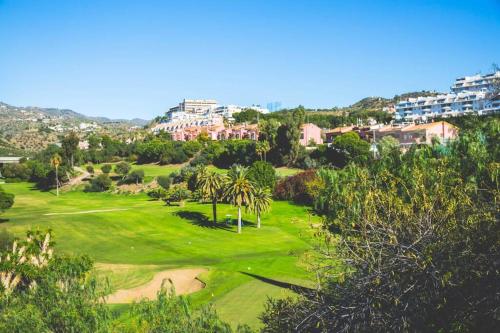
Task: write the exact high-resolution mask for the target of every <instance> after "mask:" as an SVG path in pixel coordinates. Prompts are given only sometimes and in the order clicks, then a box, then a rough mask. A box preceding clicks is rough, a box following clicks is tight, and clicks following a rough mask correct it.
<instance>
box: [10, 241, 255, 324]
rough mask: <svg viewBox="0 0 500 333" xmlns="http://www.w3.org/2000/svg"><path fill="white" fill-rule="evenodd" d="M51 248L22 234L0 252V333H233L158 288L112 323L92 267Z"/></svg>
mask: <svg viewBox="0 0 500 333" xmlns="http://www.w3.org/2000/svg"><path fill="white" fill-rule="evenodd" d="M52 246H53V241H52V237H51V234H50V232H49V233H41V232H28V234H27V238H26V240H24V241H14V243H11V244H10V246H9V248H8V249H3V248H2V249H0V251H1V252H0V332H13V333H14V332H19V333H21V332H22V333H24V332H61V333H62V332H89V333H90V332H92V333H94V332H130V333H132V332H148V333H149V332H150V333H153V332H175V333H183V332H197V333H205V332H206V333H209V332H223V333H230V332H234V331H233V330H232V328H231V326H230V325H229V324H227V323H225V322H223V321H221V320H220V319H219V317H218V315H217V313H216V312H215V310H214V309H213V308H212V307H210V306H207V307H203V308H201V309H199V310H196V311H195V310H192V309H191V308H190V305H189V303H188V302H187V300H186V299H185V298H182V297H177V296H175V293H174V292H173V290H172V291H168V290H166V289H163V288H162V290H161V291H159V293H158V299H157V300H156V301H141V302H139V303H137V304H134V305H133V306H132V307H131V308H130V310H128V313H127V318H129V320H127V321H126V322H124V321H123V320H120V319H117V318H114V317H113V314H112V312H111V311H110V310H109V308H108V307H107V306H106V304H105V295H106V294H108V293H109V290H108V289H107V288H102V287H101V285H100V283H98V281H97V280H96V279H95V277H94V276H93V274H92V269H93V263H92V261H91V260H90V259H89V258H88V257H86V256H79V257H70V256H64V255H58V254H56V253H54V250H53V247H52ZM236 332H241V333H246V332H250V329H249V328H248V327H247V326H242V327H238V328H237V330H236Z"/></svg>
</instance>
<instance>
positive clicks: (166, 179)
mask: <svg viewBox="0 0 500 333" xmlns="http://www.w3.org/2000/svg"><path fill="white" fill-rule="evenodd" d="M156 182H157V183H158V185H160V186H161V187H162V188H163V189H164V190H168V189H169V188H170V185H171V184H172V180H171V178H170V176H158V177H156Z"/></svg>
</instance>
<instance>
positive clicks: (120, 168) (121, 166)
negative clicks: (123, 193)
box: [115, 161, 132, 178]
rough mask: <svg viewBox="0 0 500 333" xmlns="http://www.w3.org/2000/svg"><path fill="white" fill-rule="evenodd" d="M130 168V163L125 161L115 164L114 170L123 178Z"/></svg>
mask: <svg viewBox="0 0 500 333" xmlns="http://www.w3.org/2000/svg"><path fill="white" fill-rule="evenodd" d="M131 169H132V166H130V164H128V163H127V162H123V161H122V162H120V163H118V164H116V165H115V172H116V173H117V174H119V175H120V176H122V177H123V178H124V177H125V176H126V175H128V173H129V172H130V170H131Z"/></svg>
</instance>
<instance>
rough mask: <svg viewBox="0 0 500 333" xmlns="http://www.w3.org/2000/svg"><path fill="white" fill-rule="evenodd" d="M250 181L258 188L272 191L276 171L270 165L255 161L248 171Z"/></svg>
mask: <svg viewBox="0 0 500 333" xmlns="http://www.w3.org/2000/svg"><path fill="white" fill-rule="evenodd" d="M248 176H249V177H250V179H251V180H252V181H253V182H254V183H255V184H256V185H257V186H259V187H263V188H264V187H265V188H268V189H270V190H274V186H275V185H276V178H277V176H276V170H275V169H274V168H273V166H272V165H271V163H268V162H264V161H257V162H254V164H252V166H251V167H250V169H249V171H248Z"/></svg>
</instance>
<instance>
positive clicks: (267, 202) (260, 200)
mask: <svg viewBox="0 0 500 333" xmlns="http://www.w3.org/2000/svg"><path fill="white" fill-rule="evenodd" d="M271 203H272V199H271V192H270V191H269V189H267V188H261V187H258V188H257V189H256V190H255V192H254V194H253V201H252V205H251V206H249V209H250V210H251V211H252V212H254V213H255V214H256V215H257V228H260V214H261V213H265V212H267V211H269V209H270V208H271Z"/></svg>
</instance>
